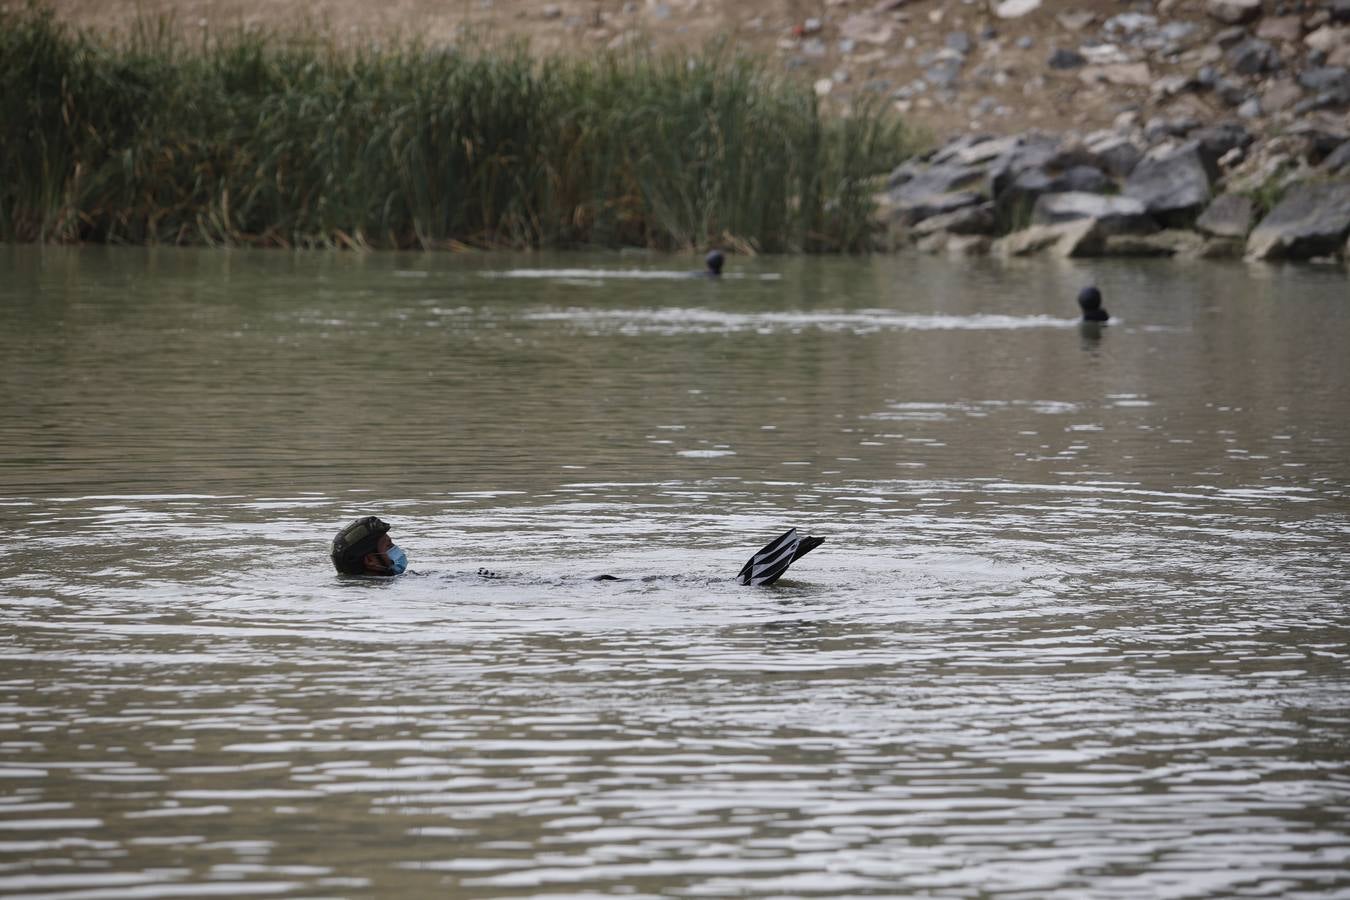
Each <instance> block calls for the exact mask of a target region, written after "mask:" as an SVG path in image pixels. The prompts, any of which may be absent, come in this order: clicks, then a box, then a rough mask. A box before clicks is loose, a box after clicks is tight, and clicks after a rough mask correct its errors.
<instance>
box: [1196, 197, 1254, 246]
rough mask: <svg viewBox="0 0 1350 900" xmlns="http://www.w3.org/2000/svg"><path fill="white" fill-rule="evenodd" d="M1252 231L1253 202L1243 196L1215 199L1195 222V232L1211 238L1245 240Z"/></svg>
mask: <svg viewBox="0 0 1350 900" xmlns="http://www.w3.org/2000/svg"><path fill="white" fill-rule="evenodd" d="M1251 229H1252V201H1251V199H1250V198H1248V197H1244V196H1242V195H1241V194H1224V195H1222V196H1220V197H1217V198H1215V200H1214V202H1213V203H1211V204H1210V205H1209V208H1208V209H1206V210H1205V211H1204V212H1203V213H1201V214H1200V218H1198V219H1196V220H1195V230H1196V231H1199V232H1201V233H1203V234H1207V235H1210V236H1211V237H1221V238H1245V237H1246V236H1247V232H1249V231H1251Z"/></svg>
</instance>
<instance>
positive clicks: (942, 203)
mask: <svg viewBox="0 0 1350 900" xmlns="http://www.w3.org/2000/svg"><path fill="white" fill-rule="evenodd" d="M983 202H984V197H983V196H982V195H980V194H977V193H975V192H974V191H948V192H947V193H945V194H928V195H925V196H923V197H919V198H915V199H913V200H910V201H906V202H903V203H898V204H896V207H895V214H894V218H895V220H896V221H897V222H901V223H903V224H905V225H915V224H917V223H919V222H922V221H924V220H925V219H931V218H933V217H934V216H942V215H946V214H947V213H951V212H955V211H957V210H961V209H965V208H966V207H969V206H978V205H979V204H981V203H983Z"/></svg>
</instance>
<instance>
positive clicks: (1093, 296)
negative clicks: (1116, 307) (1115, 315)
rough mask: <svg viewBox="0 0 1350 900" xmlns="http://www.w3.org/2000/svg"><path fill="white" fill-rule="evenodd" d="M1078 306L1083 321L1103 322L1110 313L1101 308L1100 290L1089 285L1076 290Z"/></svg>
mask: <svg viewBox="0 0 1350 900" xmlns="http://www.w3.org/2000/svg"><path fill="white" fill-rule="evenodd" d="M1078 306H1079V308H1080V309H1082V310H1083V321H1084V322H1105V321H1106V320H1107V319H1109V318H1111V314H1110V313H1108V312H1107V311H1106V310H1104V309H1102V292H1101V291H1099V290H1097V288H1096V286H1095V285H1089V286H1088V287H1085V288H1083V289H1082V290H1081V291H1079V292H1078Z"/></svg>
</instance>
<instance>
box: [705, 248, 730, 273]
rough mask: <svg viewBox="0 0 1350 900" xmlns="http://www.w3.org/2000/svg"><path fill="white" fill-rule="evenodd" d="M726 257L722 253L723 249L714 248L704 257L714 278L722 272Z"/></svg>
mask: <svg viewBox="0 0 1350 900" xmlns="http://www.w3.org/2000/svg"><path fill="white" fill-rule="evenodd" d="M725 260H726V257H724V256H723V255H722V251H721V250H713V251H711V252H710V253H709V254H708V255H707V256H705V257H703V262H704V264H706V265H707V267H708V274H709V275H711V276H712V277H713V278H716V277H717V276H718V275H721V274H722V263H723V262H725Z"/></svg>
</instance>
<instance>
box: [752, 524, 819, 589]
mask: <svg viewBox="0 0 1350 900" xmlns="http://www.w3.org/2000/svg"><path fill="white" fill-rule="evenodd" d="M823 543H825V539H824V538H822V537H803V536H801V535H799V534H797V529H795V528H789V529H788V530H787V531H785V532H783V533H782V534H780V535H779V536H778V537H776V538H774V539H773V540H771V541H769V543H767V544H766V545H764V548H763V549H762V550H760V551H759V552H758V553H756V554H755V555H754V556H752V557H750V559H749V560H748V561H747V562H746V564H745V565H744V566H742V567H741V571H740V572H739V573H738V574H737V575H736V580H737V581H739V582H740V583H741V584H754V585H769V584H773V583H774V582H775V581H777V580H778V579H779V578H781V577H782V576H783V573H784V572H786V571H787V570H788V566H790V565H792V564H793V563H794V562H796V561H797V560H799V559H801V558H802V557H803V556H805V555H806V554H808V553H810V552H811V551H812V550H814V549H816V548H817V547H819V546H820V545H821V544H823Z"/></svg>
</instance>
